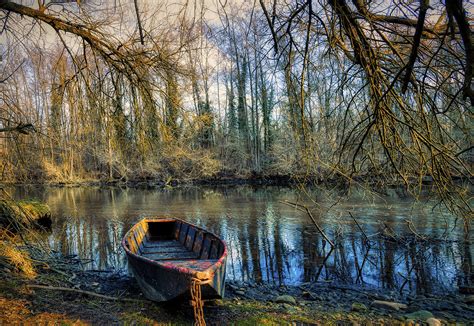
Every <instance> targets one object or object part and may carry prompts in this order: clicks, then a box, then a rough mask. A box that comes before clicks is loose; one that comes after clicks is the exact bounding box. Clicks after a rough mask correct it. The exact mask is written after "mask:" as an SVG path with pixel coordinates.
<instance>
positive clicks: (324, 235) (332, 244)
mask: <svg viewBox="0 0 474 326" xmlns="http://www.w3.org/2000/svg"><path fill="white" fill-rule="evenodd" d="M281 203H283V204H286V205H290V206H294V207H295V208H297V209H298V210H300V211H302V212H306V214H308V216H309V218H310V219H311V221H313V224H314V226H316V228H317V229H318V231H319V233H321V235H322V236H323V238H324V239H325V240H326V241H327V242H328V243H329V244H330V245H331V248H334V247H335V246H334V243H333V242H332V241H331V240H330V239H329V237H328V236H327V235H326V233H324V231H323V229H322V228H321V227H320V226H319V224H318V223H317V222H316V220H315V219H314V217H313V214H311V211H310V210H309V208H308V207H306V206H305V205H301V204H298V203H293V202H290V201H288V200H285V201H281Z"/></svg>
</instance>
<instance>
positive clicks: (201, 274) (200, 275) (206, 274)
mask: <svg viewBox="0 0 474 326" xmlns="http://www.w3.org/2000/svg"><path fill="white" fill-rule="evenodd" d="M174 221H180V222H182V223H186V224H188V225H190V226H193V227H195V228H196V229H198V230H201V231H203V232H206V233H208V234H211V235H213V236H214V237H216V238H217V239H219V241H220V242H221V243H222V244H223V246H224V252H223V253H222V255H221V256H220V257H219V259H218V260H217V262H215V263H214V264H213V265H212V266H210V267H209V268H207V269H206V270H205V271H196V270H195V269H192V268H187V267H178V266H176V265H173V264H172V263H163V262H158V261H154V260H151V259H148V258H145V257H143V256H141V255H137V254H135V253H133V252H132V251H131V250H130V249H129V248H128V245H127V244H126V240H127V239H128V238H129V237H130V234H131V232H133V231H134V230H135V228H137V227H138V225H139V224H140V223H141V222H145V223H149V222H174ZM122 247H123V248H124V249H125V253H126V254H127V255H130V256H133V257H134V258H135V259H138V260H140V261H143V262H144V263H147V264H150V265H154V266H159V267H161V268H164V269H166V270H169V271H174V272H178V273H182V274H188V275H189V276H191V277H195V278H197V279H199V280H201V281H207V280H209V279H211V278H212V277H213V274H214V272H215V271H216V270H217V269H219V268H220V267H221V266H222V265H223V264H224V263H225V259H226V257H227V244H226V243H225V241H224V240H222V239H221V238H220V237H218V236H217V235H216V234H214V233H213V232H211V231H208V230H205V229H203V228H201V227H199V226H197V225H195V224H192V223H189V222H187V221H185V220H182V219H180V218H176V217H145V218H143V219H141V220H140V221H139V222H137V223H135V224H134V225H133V226H132V227H131V228H130V230H128V231H127V233H125V235H124V237H123V238H122Z"/></svg>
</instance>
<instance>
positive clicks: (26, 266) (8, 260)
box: [0, 240, 36, 279]
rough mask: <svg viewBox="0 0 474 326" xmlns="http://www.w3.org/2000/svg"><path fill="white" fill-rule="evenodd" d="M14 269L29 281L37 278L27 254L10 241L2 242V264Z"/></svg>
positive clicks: (0, 260) (0, 255) (0, 243)
mask: <svg viewBox="0 0 474 326" xmlns="http://www.w3.org/2000/svg"><path fill="white" fill-rule="evenodd" d="M1 263H3V264H4V265H6V266H9V267H12V268H14V269H15V270H16V271H17V272H20V273H21V274H22V275H23V276H25V277H26V278H28V279H33V278H35V276H36V271H35V269H34V267H33V262H32V261H31V258H30V256H29V254H28V253H27V252H24V251H22V250H20V249H18V248H17V247H16V246H15V244H13V243H11V242H10V241H5V240H3V241H0V264H1Z"/></svg>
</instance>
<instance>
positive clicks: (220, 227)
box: [15, 186, 473, 293]
mask: <svg viewBox="0 0 474 326" xmlns="http://www.w3.org/2000/svg"><path fill="white" fill-rule="evenodd" d="M15 191H16V197H18V198H24V197H35V198H38V199H41V200H44V201H45V202H47V203H48V204H49V205H50V206H51V208H52V212H53V215H54V222H55V223H54V226H53V230H52V233H51V234H50V235H48V237H49V241H50V244H51V247H52V248H54V250H56V251H58V252H59V253H61V254H63V255H77V256H78V257H79V258H81V259H83V260H84V268H86V269H99V270H110V269H114V270H117V269H118V270H122V271H124V272H125V271H126V266H127V264H126V259H125V255H124V253H123V252H122V249H121V247H120V241H121V238H122V236H123V235H124V234H125V232H126V231H127V230H128V229H129V228H130V227H131V226H132V225H133V224H134V222H135V221H137V220H138V219H140V218H141V217H143V216H156V215H160V216H176V217H181V218H184V219H187V220H189V221H190V222H193V223H196V224H199V225H201V226H203V227H205V228H207V229H209V230H211V231H213V232H216V233H217V234H219V235H221V236H222V237H223V238H224V239H225V240H226V242H227V244H228V246H229V258H228V266H227V273H228V279H231V280H236V281H242V282H255V283H271V284H276V285H279V284H286V285H298V284H302V283H305V282H333V283H338V284H348V285H356V286H359V285H363V286H372V287H376V288H384V289H394V290H405V291H412V292H418V293H421V292H422V293H430V292H442V291H455V290H456V289H457V287H458V286H459V285H464V284H472V282H473V279H472V278H473V261H472V256H473V247H472V244H471V243H470V242H466V241H462V240H463V239H464V238H465V237H466V235H465V234H463V232H464V231H463V229H462V228H461V227H459V228H458V227H457V226H455V219H454V218H453V217H452V216H450V215H449V213H447V212H446V211H443V210H441V209H440V208H439V207H437V208H434V209H433V206H434V203H431V202H427V201H425V202H421V203H414V202H412V201H411V200H409V199H406V198H401V197H400V196H398V195H397V192H396V191H394V192H393V193H389V194H387V195H386V196H384V197H383V198H382V197H378V196H367V194H365V193H364V192H363V191H360V192H358V191H357V190H356V191H352V195H350V196H348V197H347V198H346V197H345V198H344V200H341V199H340V198H339V202H338V204H337V205H335V206H334V207H333V208H331V210H326V211H317V210H314V211H313V214H314V216H315V218H316V219H317V223H318V224H319V225H320V226H321V227H322V228H324V230H325V232H326V233H327V234H328V236H329V237H330V238H331V239H334V240H333V241H334V244H335V247H334V248H333V249H332V248H331V246H330V244H329V243H328V242H327V241H326V240H325V239H324V238H323V237H322V236H321V234H320V233H318V231H317V230H316V228H315V226H314V225H313V224H312V222H311V221H310V220H309V218H308V217H307V216H306V214H305V213H302V212H300V211H298V210H296V209H294V208H291V207H288V206H287V205H284V204H282V203H281V201H283V200H290V201H298V200H299V201H300V202H302V198H299V195H298V192H297V191H296V190H291V189H288V188H277V187H259V188H252V187H248V186H240V187H230V188H229V187H227V188H202V187H199V188H198V187H193V188H182V189H181V188H180V189H172V190H161V189H160V190H157V189H149V190H146V189H120V188H94V187H78V188H41V189H38V188H25V187H22V188H16V190H15ZM314 198H317V200H318V204H320V205H323V206H324V204H326V205H327V206H328V207H329V206H331V204H332V203H333V202H334V201H335V199H334V194H333V193H329V192H328V193H326V192H324V191H321V190H318V191H316V190H315V191H314ZM303 202H304V200H303ZM349 212H351V213H352V214H353V215H354V217H355V218H356V219H357V222H358V223H359V224H360V225H359V226H358V225H357V223H355V220H354V218H352V217H351V216H350V214H349ZM407 220H408V221H410V223H412V225H415V226H416V229H417V231H418V232H419V233H420V234H424V235H426V236H427V237H430V238H436V239H441V238H442V237H444V236H445V233H446V226H447V227H448V228H449V229H450V230H451V229H453V231H450V232H449V233H448V238H447V241H434V242H433V241H422V240H420V239H418V240H417V241H414V239H415V238H414V237H413V234H412V233H411V232H410V230H409V228H408V226H407V225H408V223H407ZM360 228H362V230H363V231H364V233H365V234H364V233H362V232H361V230H360ZM387 230H388V231H387ZM383 232H386V233H387V235H386V236H384V237H383V236H381V234H383ZM392 233H394V234H396V237H395V238H393V237H392V236H393V234H392ZM366 235H367V236H369V237H370V241H367V239H366ZM371 235H375V236H372V237H371ZM408 235H410V237H407V236H408ZM398 239H402V240H401V241H399V240H398Z"/></svg>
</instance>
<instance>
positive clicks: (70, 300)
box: [0, 270, 474, 325]
mask: <svg viewBox="0 0 474 326" xmlns="http://www.w3.org/2000/svg"><path fill="white" fill-rule="evenodd" d="M4 275H5V274H3V276H1V277H0V289H1V291H0V306H3V307H2V311H3V312H2V313H1V314H0V321H3V322H5V321H7V318H10V319H9V320H10V321H18V322H25V321H41V320H43V321H44V320H45V318H46V320H48V318H49V320H50V321H51V320H54V321H58V320H63V321H68V320H69V321H76V322H77V321H81V322H82V323H107V324H121V323H134V322H136V323H142V324H151V323H153V322H165V323H173V324H174V323H181V324H182V323H184V324H191V323H192V321H193V315H192V309H191V306H190V305H189V303H188V301H187V300H176V301H172V302H167V303H155V302H151V301H148V300H146V299H145V298H144V297H143V296H142V294H141V292H140V290H139V288H138V285H137V284H136V282H135V280H134V279H133V278H132V277H130V276H128V275H124V274H121V273H115V272H98V271H80V270H75V271H74V272H72V271H69V272H63V271H60V272H58V270H56V271H54V270H50V271H43V273H42V274H41V277H40V278H39V279H38V280H30V281H26V280H24V279H16V280H12V279H8V278H6V277H5V276H4ZM28 284H43V285H44V286H46V287H51V289H31V288H28ZM56 287H67V288H71V289H76V290H80V291H90V292H93V293H99V294H103V295H107V296H111V297H115V298H120V299H126V300H128V301H121V300H116V301H115V300H112V301H110V300H103V299H100V298H95V297H91V296H89V295H84V294H81V293H74V292H72V293H71V292H63V291H60V290H59V291H58V290H56V289H55V288H56ZM130 299H131V300H130ZM132 300H135V302H129V301H132ZM19 302H20V303H21V305H22V306H23V308H24V309H23V310H22V311H23V312H22V313H17V314H16V315H15V311H12V309H13V307H14V306H15V303H16V304H19ZM377 302H378V303H377ZM380 302H381V303H380ZM395 304H401V307H402V308H397V306H396V305H395ZM6 307H9V308H8V309H6V310H5V308H6ZM25 307H26V308H25ZM8 310H10V311H8ZM13 310H14V309H13ZM204 312H205V316H206V320H207V322H208V323H209V324H228V323H231V322H232V323H237V324H249V323H250V324H253V323H261V322H265V321H267V322H269V323H270V324H271V323H272V322H275V323H283V324H284V323H289V322H300V323H303V324H314V325H318V324H320V325H326V324H333V325H337V324H339V325H340V324H341V323H343V324H347V325H358V324H375V325H414V323H415V322H425V323H426V322H427V320H428V319H429V318H432V320H433V319H436V320H438V321H440V322H441V323H442V324H457V325H459V324H461V325H463V324H464V325H472V321H473V320H474V306H473V296H472V295H457V294H448V295H444V296H436V295H416V296H415V295H412V296H405V297H403V296H401V295H399V294H398V293H396V292H394V291H380V290H374V289H364V288H361V287H357V288H356V287H347V286H338V285H332V284H324V283H313V284H309V283H308V284H303V285H301V286H274V285H265V284H254V283H235V282H227V283H226V297H225V298H224V299H222V300H211V301H206V304H205V308H204ZM12 314H13V315H14V319H11V318H13V317H12ZM427 317H429V318H427ZM15 318H16V319H15ZM432 320H430V322H431V321H432Z"/></svg>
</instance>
